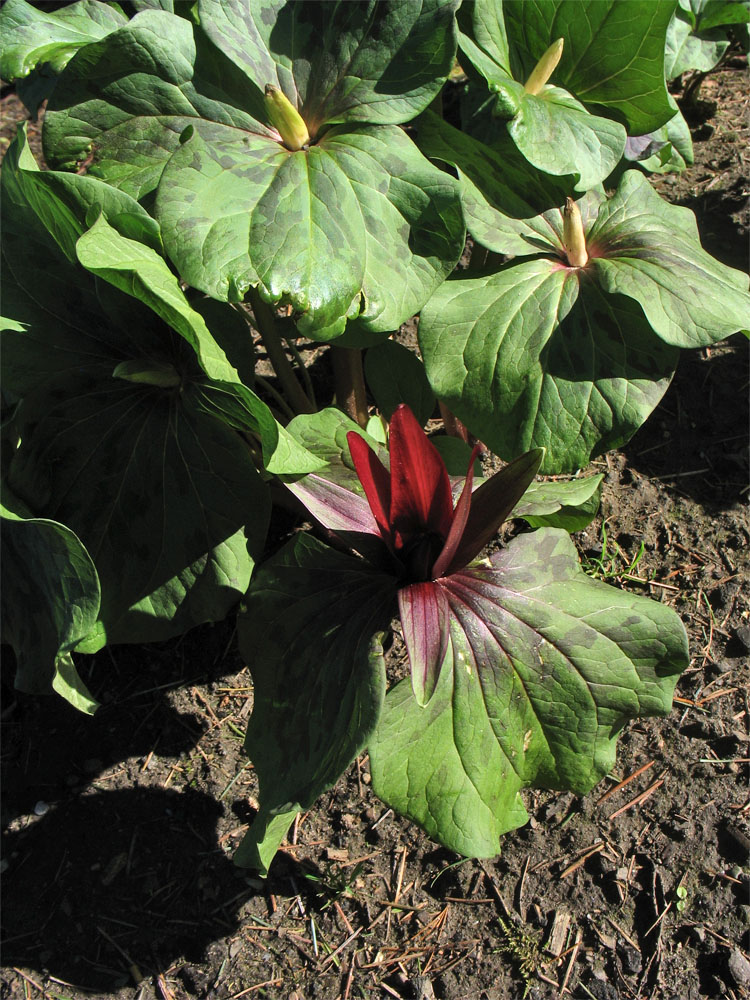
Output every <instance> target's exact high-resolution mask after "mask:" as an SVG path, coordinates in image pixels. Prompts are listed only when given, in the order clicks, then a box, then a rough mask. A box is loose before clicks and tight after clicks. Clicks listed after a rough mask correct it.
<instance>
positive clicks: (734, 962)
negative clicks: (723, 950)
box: [729, 948, 750, 989]
mask: <svg viewBox="0 0 750 1000" xmlns="http://www.w3.org/2000/svg"><path fill="white" fill-rule="evenodd" d="M729 971H730V972H731V974H732V978H733V979H734V981H735V983H737V985H738V986H742V987H744V988H745V989H747V988H748V987H750V962H748V960H747V959H746V958H745V956H744V955H743V954H742V952H741V951H740V950H739V948H734V949H733V950H732V952H731V953H730V955H729Z"/></svg>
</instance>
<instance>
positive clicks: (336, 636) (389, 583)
mask: <svg viewBox="0 0 750 1000" xmlns="http://www.w3.org/2000/svg"><path fill="white" fill-rule="evenodd" d="M331 609H334V611H333V612H332V610H331ZM394 609H395V582H394V581H393V580H392V579H391V578H390V577H387V576H384V575H382V574H379V573H376V572H374V571H373V570H371V569H370V568H369V567H368V566H367V565H366V563H364V562H363V561H362V560H358V559H354V558H351V557H349V556H345V555H341V554H340V553H338V552H335V551H333V550H332V549H330V548H328V547H326V546H324V545H322V544H321V543H320V542H318V541H315V540H314V539H312V538H310V537H309V536H306V535H298V536H297V537H296V538H295V539H293V540H292V541H291V542H289V543H288V544H287V545H286V546H285V547H284V548H283V549H282V550H281V552H280V553H278V554H277V555H276V556H274V557H273V558H272V559H271V560H269V561H268V562H266V563H265V564H264V565H263V567H262V568H261V569H260V570H259V572H258V574H257V576H256V577H255V579H254V581H253V585H252V587H251V588H250V591H249V593H248V597H247V605H246V607H245V609H244V610H243V612H242V614H241V616H240V619H239V625H238V628H239V641H240V649H241V651H242V655H243V657H244V658H245V660H246V662H247V663H249V664H250V669H251V671H252V675H253V685H254V691H255V699H254V705H253V714H252V716H251V718H250V723H249V726H248V730H247V739H246V743H245V746H246V749H247V752H248V755H249V757H250V759H251V760H252V762H253V764H254V765H255V769H256V772H257V774H258V780H259V782H260V793H259V802H260V808H259V812H258V815H257V817H256V818H255V820H254V822H253V824H252V825H251V827H250V830H249V831H248V833H247V834H246V836H245V839H244V840H243V842H242V844H241V845H240V847H239V849H238V851H237V854H236V855H235V862H236V863H237V864H238V865H241V866H242V867H253V868H258V869H259V870H260V871H261V872H262V873H263V874H265V873H266V871H267V869H268V865H269V863H270V860H271V858H272V857H273V855H274V853H275V852H276V849H277V848H278V845H279V843H280V842H281V839H282V837H283V836H284V834H285V832H286V830H287V829H288V827H289V824H290V822H291V821H292V819H293V818H294V815H295V814H296V813H297V812H300V811H301V810H303V809H308V808H309V807H310V806H311V805H312V804H313V802H314V801H315V799H316V798H317V797H318V796H319V795H321V794H322V793H323V792H324V791H326V789H328V788H330V787H331V786H332V785H333V784H334V782H335V781H337V779H338V778H339V776H340V775H341V774H342V773H343V772H344V770H345V769H346V768H347V767H348V766H349V764H350V763H351V761H352V760H354V758H355V757H356V756H357V754H358V753H360V752H361V750H362V749H363V747H364V746H365V744H366V743H367V740H368V739H369V737H370V735H371V734H372V732H373V730H374V728H375V725H376V723H377V719H378V715H379V713H380V708H381V705H382V702H383V698H384V697H385V664H384V660H383V652H382V648H381V645H380V642H381V634H382V632H383V630H384V629H386V628H387V627H388V624H389V621H390V618H391V616H392V614H393V612H394Z"/></svg>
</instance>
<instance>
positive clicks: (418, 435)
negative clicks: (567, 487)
mask: <svg viewBox="0 0 750 1000" xmlns="http://www.w3.org/2000/svg"><path fill="white" fill-rule="evenodd" d="M346 440H347V443H348V445H349V450H350V452H351V456H352V461H353V463H354V468H355V470H356V473H357V476H358V477H359V481H360V483H361V484H362V488H363V489H364V492H365V497H366V500H365V499H363V498H362V497H361V496H360V495H359V494H357V493H353V492H351V491H350V490H347V489H344V488H343V487H341V486H338V485H336V484H334V483H331V482H328V481H326V480H325V478H324V477H323V476H319V475H316V474H313V475H311V476H309V477H306V478H307V480H308V483H307V484H306V485H304V486H303V485H302V483H300V484H299V487H301V488H295V487H292V489H293V490H294V492H295V493H296V494H297V495H298V496H299V497H300V499H301V500H302V501H303V503H305V505H306V506H307V508H308V510H309V511H310V513H312V514H313V515H314V516H315V517H316V518H317V519H318V520H319V521H320V522H321V523H322V524H323V525H325V526H326V527H327V528H330V529H331V530H332V531H334V532H336V533H337V534H340V535H343V536H344V537H345V538H346V539H347V541H349V542H350V544H351V545H352V547H353V548H355V549H357V550H358V551H360V552H362V554H363V555H365V556H366V557H372V554H373V552H372V546H371V544H362V541H364V542H365V543H367V542H368V540H369V542H370V543H372V541H373V540H374V539H373V538H372V536H373V535H374V536H377V537H378V538H379V540H380V543H381V548H382V547H384V548H385V550H386V553H387V555H388V557H389V558H388V559H387V560H385V564H387V565H389V566H390V567H392V572H393V573H394V575H395V576H396V578H397V586H398V603H399V612H400V615H401V623H402V626H403V630H404V641H405V643H406V648H407V650H408V653H409V660H410V664H411V671H412V686H413V688H414V693H415V695H416V697H417V700H418V701H419V702H420V704H426V703H427V702H428V701H429V699H430V697H431V696H432V694H433V692H434V690H435V686H436V684H437V681H438V677H439V675H440V669H441V666H442V664H443V662H444V660H445V658H446V656H447V655H448V653H449V641H450V621H451V611H450V603H451V578H452V577H453V578H455V577H456V575H457V574H461V575H464V576H465V575H466V574H469V575H471V568H470V567H469V568H468V569H467V568H466V567H468V564H469V563H470V562H471V560H472V559H475V558H476V556H478V555H479V553H480V552H481V550H482V549H483V548H484V547H485V545H487V543H488V542H489V541H490V540H491V539H492V538H493V537H494V535H495V534H496V532H497V530H498V528H499V527H500V525H501V524H502V523H503V521H504V520H505V519H506V518H507V517H508V515H509V514H510V512H511V511H512V510H513V508H514V507H515V505H516V504H517V503H518V501H519V500H520V498H521V497H522V496H523V494H524V493H525V491H526V489H527V487H528V486H529V484H530V483H531V481H532V480H533V478H534V476H535V474H536V471H537V469H538V468H539V464H540V462H541V460H542V456H543V454H544V451H543V449H537V450H535V451H530V452H528V453H527V454H525V455H522V456H521V457H520V458H518V459H516V460H515V461H514V462H511V463H510V464H509V465H506V466H505V468H503V469H501V471H500V472H498V473H496V474H495V475H494V476H492V477H491V478H490V479H487V480H486V481H485V482H483V483H482V484H481V485H480V486H479V487H478V488H477V489H476V490H475V491H474V492H472V487H473V483H474V471H473V470H474V460H475V458H476V455H477V450H478V449H477V448H475V449H474V451H473V452H472V455H471V459H470V461H469V469H468V472H467V474H466V479H465V482H464V484H463V488H462V489H461V491H460V494H459V496H458V500H457V501H456V503H455V505H454V502H453V488H452V486H451V481H450V478H449V476H448V471H447V469H446V467H445V463H444V462H443V459H442V458H441V456H440V453H439V452H438V450H437V448H436V447H435V446H434V444H432V442H431V441H430V440H429V438H428V437H427V435H426V434H425V432H424V431H423V430H422V428H421V427H420V425H419V422H418V421H417V419H416V417H415V416H414V414H413V413H412V412H411V410H410V409H409V407H408V406H406V405H405V404H403V403H402V404H401V405H400V406H398V407H397V408H396V410H395V411H394V413H393V416H392V417H391V424H390V435H389V448H388V450H389V457H390V470H389V469H387V468H386V467H385V466H384V465H383V463H382V462H381V461H380V459H379V458H378V456H377V455H376V454H375V452H374V451H373V450H372V449H371V448H370V446H369V444H368V443H367V442H366V441H365V439H364V438H363V437H362V436H361V435H360V434H358V433H357V432H356V431H350V432H349V433H348V434H347V436H346ZM378 562H379V563H383V560H382V559H378Z"/></svg>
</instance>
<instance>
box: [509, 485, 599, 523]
mask: <svg viewBox="0 0 750 1000" xmlns="http://www.w3.org/2000/svg"><path fill="white" fill-rule="evenodd" d="M603 480H604V475H603V474H601V473H600V474H599V475H596V476H587V477H586V478H585V479H570V480H568V481H567V482H542V483H540V482H534V483H531V484H530V485H529V487H528V488H527V490H526V492H525V493H524V495H523V497H522V498H521V500H520V501H519V502H518V503H517V504H516V506H515V507H514V508H513V511H512V513H511V515H510V516H511V517H522V518H523V519H524V521H526V522H527V523H528V524H530V525H531V527H532V528H564V529H565V531H567V532H574V531H580V530H581V529H582V528H585V527H586V525H587V524H590V523H591V521H592V520H593V519H594V517H595V516H596V512H597V511H598V510H599V501H600V499H601V489H602V482H603Z"/></svg>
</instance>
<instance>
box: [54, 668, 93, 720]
mask: <svg viewBox="0 0 750 1000" xmlns="http://www.w3.org/2000/svg"><path fill="white" fill-rule="evenodd" d="M52 688H53V690H54V691H57V693H58V694H59V695H60V697H61V698H64V699H65V700H66V701H67V702H70V704H71V705H72V706H73V708H77V709H78V711H79V712H85V714H86V715H93V714H94V712H95V711H96V710H97V708H98V707H99V702H98V701H97V700H96V698H93V697H92V695H91V693H90V691H89V689H88V688H87V687H86V685H85V684H84V683H83V681H82V680H81V678H80V676H79V675H78V671H77V670H76V666H75V664H74V663H73V657H72V656H71V655H70V653H62V654H61V655H60V656H58V658H57V663H56V664H55V676H54V677H53V678H52Z"/></svg>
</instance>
